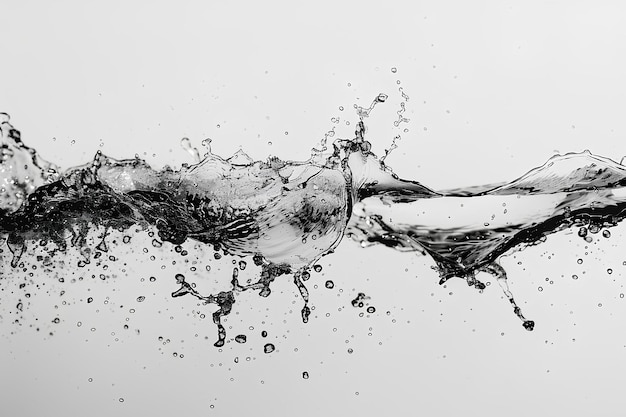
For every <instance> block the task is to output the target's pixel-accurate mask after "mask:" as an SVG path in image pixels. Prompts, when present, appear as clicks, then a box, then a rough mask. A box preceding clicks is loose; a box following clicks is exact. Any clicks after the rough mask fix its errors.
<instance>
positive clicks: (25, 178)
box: [0, 89, 626, 353]
mask: <svg viewBox="0 0 626 417" xmlns="http://www.w3.org/2000/svg"><path fill="white" fill-rule="evenodd" d="M400 92H401V93H402V97H403V100H404V101H403V102H402V103H401V109H400V110H399V111H398V112H397V114H398V121H397V123H396V127H397V126H398V125H400V123H407V122H408V119H406V118H404V116H403V113H404V111H405V105H404V104H405V102H406V100H408V96H406V94H405V93H404V92H403V91H402V90H401V89H400ZM386 99H387V96H386V95H385V94H380V95H378V96H377V97H376V99H375V100H374V101H373V102H372V104H371V106H370V107H369V108H367V109H363V108H361V107H356V111H357V115H358V116H359V118H360V121H359V123H358V127H357V130H356V132H355V137H354V138H352V139H337V140H335V141H334V143H333V144H332V152H326V151H327V146H326V140H327V139H328V138H329V137H332V136H333V135H331V134H326V135H325V137H324V140H323V141H322V144H321V146H320V148H321V149H314V150H313V153H312V156H311V158H310V159H309V160H308V161H304V162H293V161H283V160H281V159H279V158H276V157H272V158H269V159H268V160H267V161H253V160H252V159H251V158H250V157H249V156H248V155H247V154H245V152H243V150H240V151H239V152H237V153H236V154H235V155H233V156H232V157H231V158H228V159H223V158H221V157H219V156H218V155H215V154H213V153H211V150H210V146H209V145H210V144H209V142H208V141H206V143H204V145H205V146H206V148H207V153H206V154H205V155H204V157H203V158H201V157H200V153H199V152H198V150H197V149H195V148H193V147H192V146H191V144H190V141H189V139H187V138H184V139H183V140H182V143H181V144H182V146H183V148H184V149H185V150H187V151H188V152H189V153H190V154H191V155H192V157H193V158H194V159H195V160H196V163H194V164H192V165H187V164H183V165H182V167H181V168H180V169H178V170H174V169H171V168H168V167H166V168H164V169H163V170H154V169H152V168H151V167H150V166H149V165H148V164H147V163H146V162H145V161H143V160H141V159H139V158H138V157H136V158H134V159H128V160H116V159H113V158H110V157H107V156H106V155H103V154H102V153H101V152H98V153H97V154H96V156H95V157H94V159H93V161H92V162H91V163H88V164H86V165H83V166H79V167H75V168H71V169H69V170H66V171H61V170H59V168H57V167H56V166H54V165H53V164H50V163H48V162H45V161H44V160H42V159H41V158H40V157H39V156H38V155H37V152H36V151H35V150H34V149H31V148H29V147H27V146H26V145H24V143H23V142H22V141H21V138H20V134H19V132H18V131H17V130H15V129H14V128H13V127H12V126H11V124H10V123H9V117H8V115H6V114H0V132H1V138H0V141H1V142H0V149H1V160H0V238H1V239H2V241H4V242H6V245H7V246H8V248H9V250H10V252H11V254H12V259H11V260H10V266H9V265H3V267H2V273H1V276H2V277H3V278H5V279H6V278H8V276H9V275H10V273H9V271H10V269H11V268H19V267H21V265H23V263H22V262H21V259H22V258H23V255H24V254H25V253H28V250H29V248H32V247H34V246H37V245H38V246H40V247H44V248H45V250H46V251H47V252H48V257H46V259H49V257H52V256H54V255H55V254H58V253H64V252H66V251H67V250H68V242H69V246H72V247H75V248H76V249H77V250H78V251H79V253H80V260H79V261H78V266H85V265H86V264H89V263H90V262H91V261H92V260H93V259H98V258H99V257H100V256H102V253H103V252H107V251H108V246H107V245H108V244H107V238H108V236H109V235H110V234H111V232H112V231H120V232H123V231H126V230H128V229H130V228H131V227H133V226H134V227H139V229H137V230H144V231H148V233H149V234H150V235H151V236H154V234H153V233H154V232H153V231H156V236H154V240H153V245H154V246H157V247H158V246H161V245H162V242H170V243H172V244H173V245H177V246H176V251H177V252H181V251H182V249H180V246H178V245H180V244H182V243H183V242H185V241H187V240H189V239H191V240H195V241H197V242H200V243H202V244H206V245H211V246H212V247H213V249H214V250H215V254H214V256H215V258H216V259H219V258H221V256H222V255H230V256H234V257H238V258H240V261H239V262H238V263H236V264H235V266H234V267H233V269H232V274H231V275H230V277H229V279H230V289H228V290H225V291H220V292H217V293H214V294H208V295H204V294H202V293H201V292H200V291H198V290H197V289H196V288H195V285H193V284H191V283H189V282H188V281H187V279H186V278H185V276H184V275H182V274H176V276H175V280H176V282H177V284H178V285H179V286H180V288H179V289H178V290H176V291H174V292H173V293H172V297H181V296H191V297H195V298H196V299H198V300H200V301H201V302H202V303H204V304H213V305H215V306H216V307H217V309H216V311H215V312H214V313H213V321H214V323H215V324H216V325H217V328H218V340H217V342H216V343H215V346H223V345H224V343H225V341H226V329H225V328H224V326H223V325H222V318H223V317H224V316H226V315H228V314H230V313H231V311H232V310H233V308H234V304H235V302H236V300H237V297H238V295H239V294H240V293H241V292H244V291H248V290H253V291H258V293H259V295H260V296H262V297H267V296H269V295H270V294H271V285H272V283H273V282H274V281H275V280H276V279H277V278H279V277H281V276H283V275H285V276H290V277H291V279H292V280H293V282H294V284H295V285H296V287H297V288H298V291H299V293H300V295H301V297H302V299H303V301H304V305H303V306H302V309H301V315H302V320H303V321H304V322H307V321H308V319H309V315H310V313H311V309H310V308H309V306H308V303H309V292H308V289H307V287H306V285H305V282H306V281H307V280H308V279H309V277H310V271H311V270H313V271H314V272H319V271H320V270H321V267H320V266H319V265H317V261H318V260H319V259H320V258H321V257H323V256H325V255H328V254H330V253H332V252H333V250H334V249H335V248H336V247H337V245H339V243H340V242H341V241H342V240H343V238H344V237H346V238H350V239H352V240H356V241H357V242H359V243H360V244H361V246H363V247H366V246H369V245H373V244H382V245H385V246H387V247H390V248H394V249H396V250H401V251H414V252H419V253H422V254H426V255H429V256H430V257H432V258H433V259H434V261H435V262H436V265H437V270H438V273H439V275H440V283H442V284H443V283H445V282H446V281H447V280H449V279H450V278H453V277H457V278H461V279H464V280H465V281H466V282H467V284H468V285H470V286H473V287H475V288H477V289H479V290H482V289H484V288H485V284H484V283H482V282H481V281H480V280H478V278H477V277H476V275H477V273H480V272H485V273H487V274H490V275H492V276H493V277H495V278H496V279H497V281H498V283H499V284H500V285H501V286H502V289H503V291H504V293H505V295H506V296H507V297H508V299H509V301H510V302H511V305H512V307H513V310H514V313H515V314H516V315H517V316H518V317H519V318H520V319H521V320H522V322H523V325H524V327H525V328H526V329H527V330H532V329H533V327H534V322H533V321H532V320H528V319H526V318H525V317H524V315H523V314H522V311H521V309H520V308H519V306H518V305H517V303H516V301H515V299H514V297H513V294H512V293H511V291H510V290H509V288H508V284H507V274H506V271H505V270H504V269H503V268H502V267H501V266H500V264H499V263H498V258H499V257H500V256H501V255H503V254H505V253H506V252H507V251H510V250H512V249H514V248H516V247H523V246H525V245H533V244H537V243H540V242H542V241H543V240H544V239H545V236H546V235H548V234H550V233H555V232H558V231H560V230H564V229H567V228H571V227H578V228H579V236H581V237H582V238H584V239H589V238H590V237H589V236H588V233H591V234H595V233H599V232H600V231H603V236H605V237H607V236H610V232H609V231H608V230H607V229H608V228H610V227H613V226H615V225H617V223H618V222H619V221H621V220H622V219H623V218H624V209H625V208H626V188H625V186H626V167H625V166H623V165H620V164H618V163H616V162H614V161H612V160H610V159H608V158H603V157H599V156H596V155H592V154H591V153H589V152H588V151H585V152H583V153H569V154H565V155H557V156H554V157H552V158H551V159H550V160H548V161H547V162H546V163H545V164H544V165H542V166H540V167H537V168H535V169H533V170H531V171H529V172H528V173H527V174H525V175H523V176H521V177H520V178H518V179H517V180H515V181H513V182H510V183H508V184H502V185H498V186H483V187H471V188H467V189H456V190H449V191H441V192H436V191H433V190H431V189H429V188H428V187H426V186H424V185H422V184H420V183H418V182H416V181H409V180H404V179H400V178H398V177H397V176H396V175H395V174H394V173H393V171H392V170H391V169H390V168H389V167H388V166H386V165H385V163H384V159H385V157H386V156H387V155H388V154H389V152H391V151H392V150H393V149H394V148H395V147H397V144H396V140H397V139H399V138H400V137H399V136H396V139H394V141H393V143H392V146H391V147H390V149H389V150H387V151H386V154H385V155H384V156H383V157H382V158H380V159H379V158H378V157H377V156H376V155H374V154H373V153H372V152H371V144H370V143H369V142H368V141H367V140H365V130H366V129H365V124H364V121H363V119H364V118H367V117H369V115H370V113H371V111H372V110H373V109H374V107H375V106H376V105H377V104H378V103H383V102H385V101H386ZM332 132H333V134H334V130H333V131H332ZM95 233H99V235H98V239H99V241H98V242H93V240H94V239H93V237H92V236H93V235H94V234H95ZM157 237H158V239H157ZM127 239H128V241H130V239H131V237H130V236H125V237H124V243H128V242H127ZM250 258H251V260H252V262H253V263H254V265H256V266H257V267H258V268H259V269H260V274H259V276H258V277H257V279H256V280H247V281H245V282H244V281H241V282H240V273H241V272H242V271H243V270H245V268H246V265H247V262H249V259H250ZM46 259H44V261H42V262H45V261H46ZM233 262H234V263H235V261H233ZM151 281H152V278H151ZM333 285H334V284H333V282H332V281H331V280H328V281H327V282H326V287H327V288H332V287H333ZM140 298H141V297H140ZM144 298H145V297H144ZM367 299H368V297H367V296H365V295H364V294H359V296H358V297H357V299H355V301H353V305H356V306H358V307H359V306H360V307H362V306H363V301H364V300H367ZM142 301H143V299H142ZM355 303H356V304H355ZM20 304H21V303H20ZM18 308H19V309H21V308H23V305H22V306H21V307H20V306H19V305H18ZM370 310H371V311H375V309H374V307H373V306H370V307H368V312H370ZM235 340H236V341H237V342H239V343H245V340H246V338H245V335H239V336H237V337H236V338H235ZM273 350H274V346H273V345H271V344H268V345H266V347H265V351H266V352H267V353H269V352H272V351H273Z"/></svg>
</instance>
